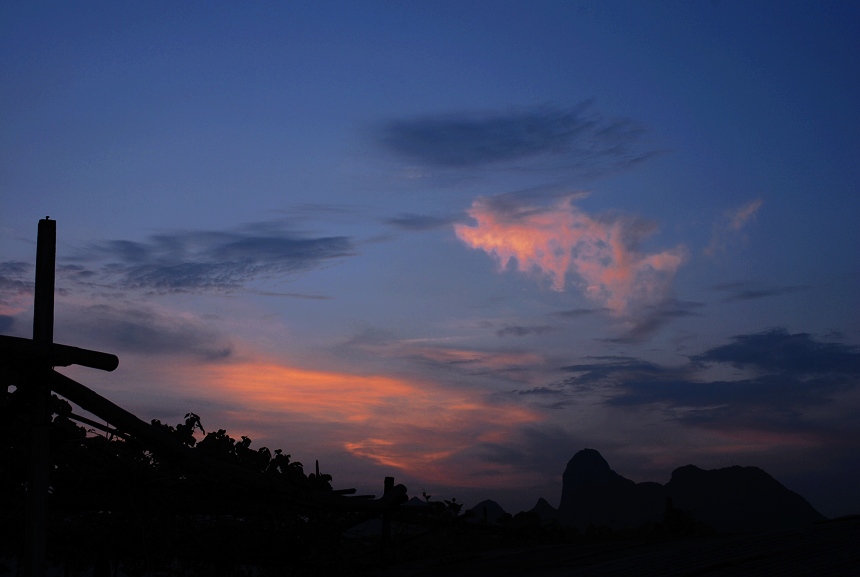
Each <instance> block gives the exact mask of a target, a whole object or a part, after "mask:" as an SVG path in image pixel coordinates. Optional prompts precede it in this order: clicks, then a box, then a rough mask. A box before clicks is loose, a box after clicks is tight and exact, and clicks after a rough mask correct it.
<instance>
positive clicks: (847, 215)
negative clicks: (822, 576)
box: [0, 0, 860, 515]
mask: <svg viewBox="0 0 860 577" xmlns="http://www.w3.org/2000/svg"><path fill="white" fill-rule="evenodd" d="M858 29H860V6H858V5H857V4H856V3H853V2H786V1H780V2H764V1H763V2H755V3H752V4H751V3H748V2H735V1H726V0H722V1H719V2H716V1H715V2H704V1H697V2H529V3H528V4H526V3H519V2H502V1H494V2H424V3H401V2H364V3H326V2H314V3H298V2H254V3H250V2H246V3H243V2H217V3H210V2H184V3H178V4H177V3H172V2H146V3H117V2H89V1H86V2H76V3H61V2H56V3H53V2H19V1H7V2H3V3H2V4H0V78H2V79H3V81H2V85H0V125H2V127H3V129H2V131H0V332H3V333H4V334H12V335H19V336H27V335H29V333H30V330H31V320H30V319H31V315H32V281H33V268H32V263H33V261H34V257H35V236H36V224H37V221H38V220H39V219H40V218H43V217H45V216H46V215H50V217H51V218H52V219H55V220H57V222H58V237H59V238H58V281H57V284H58V290H59V292H58V297H57V304H56V311H57V312H56V318H57V326H56V331H55V334H56V337H57V340H58V341H60V342H63V343H66V344H71V345H76V346H84V347H93V348H98V349H101V350H106V351H110V352H114V353H116V354H118V355H119V356H120V368H119V369H118V370H117V371H116V372H114V373H112V374H99V373H97V372H95V371H91V370H85V369H67V370H65V372H66V373H67V374H70V375H72V376H74V377H75V378H78V379H79V380H81V381H82V382H84V383H86V384H88V385H90V386H92V387H93V388H94V389H96V390H98V391H99V392H101V393H103V394H105V395H107V396H108V397H110V398H111V399H113V400H115V401H117V402H119V403H121V404H123V405H124V406H126V407H127V408H129V409H130V410H133V411H135V412H136V413H137V414H138V415H140V416H141V417H142V418H145V419H150V418H159V419H161V420H163V421H164V420H166V421H168V422H179V420H181V418H182V415H183V414H184V413H185V412H187V411H194V412H197V413H198V414H200V415H201V417H202V420H203V424H204V426H208V427H215V428H226V429H227V430H228V432H229V433H231V434H232V435H234V436H239V435H242V434H245V435H248V436H250V437H251V438H252V439H254V446H257V447H259V446H263V445H267V446H269V447H271V448H278V447H279V448H283V449H285V450H286V451H287V452H289V453H291V454H292V455H293V456H294V457H295V458H297V459H298V460H300V461H304V462H305V463H313V460H314V459H316V458H319V459H320V461H321V466H322V468H323V469H324V470H326V471H328V472H330V473H331V474H332V475H333V476H334V481H335V485H337V486H339V487H346V486H350V487H351V486H355V487H358V488H359V489H360V490H362V491H367V492H379V490H380V488H381V484H382V477H384V476H385V475H394V476H395V477H396V478H397V480H398V482H403V483H405V484H406V485H407V486H408V487H409V488H410V492H411V493H412V494H416V493H417V494H420V491H421V489H425V490H427V491H428V492H430V493H432V494H434V495H439V496H449V495H455V496H457V497H458V499H460V500H464V501H466V503H467V504H469V503H472V504H474V503H475V502H476V501H477V500H478V499H480V498H483V497H492V498H495V499H497V500H498V501H500V502H501V503H502V505H503V506H505V507H507V508H508V509H509V510H512V511H516V510H519V509H521V508H530V507H531V506H532V505H533V504H534V502H535V501H536V499H537V498H538V497H539V496H544V497H546V498H547V499H549V500H550V502H552V503H554V504H557V500H558V496H559V493H560V489H561V473H562V471H563V469H564V465H565V463H566V462H567V460H568V459H569V458H570V457H571V456H572V455H573V454H574V453H575V452H576V451H577V450H579V449H581V448H583V447H586V446H587V447H592V448H596V449H598V450H600V451H601V453H602V454H603V455H604V456H605V457H606V458H607V459H608V460H609V462H610V464H611V465H612V466H613V468H615V470H616V471H618V472H619V473H621V474H622V475H625V476H626V477H629V478H632V479H634V480H637V481H645V480H654V481H660V482H666V481H667V480H668V479H669V474H670V472H671V470H672V469H674V468H675V467H677V466H681V465H684V464H687V463H694V464H696V465H698V466H700V467H705V468H713V467H720V466H727V465H732V464H741V465H758V466H761V467H763V468H764V469H766V470H767V471H768V472H770V473H771V474H772V475H774V476H775V477H776V478H777V479H778V480H780V481H782V482H783V483H784V484H786V485H787V486H788V487H789V488H791V489H793V490H795V491H798V492H800V493H801V494H803V495H804V496H805V497H807V498H808V499H809V500H810V502H811V503H812V504H813V505H814V506H815V507H817V508H819V510H821V511H822V512H823V513H824V514H826V515H840V514H848V513H857V512H860V495H858V494H857V491H856V487H857V486H858V485H860V457H858V454H860V452H858V449H860V441H858V439H860V426H858V424H857V423H858V422H860V386H858V385H860V349H859V348H858V345H860V315H858V298H857V296H856V295H857V288H856V287H857V285H858V280H860V270H858V263H860V259H858V252H860V251H858V247H860V234H858V230H860V228H858V226H857V222H858V217H860V201H858V192H860V191H858V184H857V183H858V182H860V162H858V159H860V106H858V104H857V103H858V102H860V35H858V33H857V31H858Z"/></svg>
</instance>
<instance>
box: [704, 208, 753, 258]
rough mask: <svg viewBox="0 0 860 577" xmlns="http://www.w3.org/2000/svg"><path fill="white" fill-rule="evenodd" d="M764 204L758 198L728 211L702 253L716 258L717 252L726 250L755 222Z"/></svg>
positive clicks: (715, 226) (715, 228)
mask: <svg viewBox="0 0 860 577" xmlns="http://www.w3.org/2000/svg"><path fill="white" fill-rule="evenodd" d="M763 204H764V200H762V199H760V198H756V199H754V200H751V201H749V202H746V203H744V204H742V205H741V206H740V207H738V208H737V209H736V210H732V211H726V213H725V215H723V217H722V218H721V219H720V220H719V221H718V222H717V223H716V224H715V225H714V230H713V233H712V234H711V240H710V242H709V243H708V246H706V247H705V248H704V249H703V250H702V252H703V253H704V254H706V255H707V256H714V254H715V253H717V252H722V251H725V250H726V245H727V244H728V243H729V241H730V240H732V239H733V238H735V237H737V236H738V235H739V234H742V233H741V232H740V231H741V230H742V229H743V228H745V227H746V226H747V225H748V224H749V223H750V222H752V221H753V220H755V217H756V214H758V211H759V209H760V208H761V206H762V205H763Z"/></svg>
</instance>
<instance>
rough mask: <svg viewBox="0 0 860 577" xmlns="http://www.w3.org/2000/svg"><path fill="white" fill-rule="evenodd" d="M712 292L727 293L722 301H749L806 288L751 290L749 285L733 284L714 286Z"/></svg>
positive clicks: (786, 287)
mask: <svg viewBox="0 0 860 577" xmlns="http://www.w3.org/2000/svg"><path fill="white" fill-rule="evenodd" d="M712 288H713V289H714V290H718V291H722V292H727V293H729V294H728V296H726V297H725V298H724V299H723V300H724V301H727V302H732V301H750V300H758V299H764V298H770V297H777V296H782V295H786V294H793V293H797V292H802V291H805V290H807V289H808V288H809V287H806V286H799V285H798V286H783V287H770V288H752V286H751V284H750V283H746V282H735V283H724V284H718V285H714V286H713V287H712Z"/></svg>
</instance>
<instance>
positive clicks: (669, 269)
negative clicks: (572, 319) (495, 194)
mask: <svg viewBox="0 0 860 577" xmlns="http://www.w3.org/2000/svg"><path fill="white" fill-rule="evenodd" d="M468 213H469V215H470V216H471V217H472V218H473V219H475V220H476V221H477V225H476V226H469V225H463V224H460V225H456V226H455V232H456V233H457V236H458V237H459V238H460V239H461V240H462V241H463V242H465V243H466V244H468V245H469V246H471V247H472V248H477V249H482V250H484V251H485V252H487V253H488V254H491V255H493V256H495V257H496V258H497V259H498V260H499V264H500V266H501V268H502V270H504V269H506V268H507V266H508V264H509V263H510V262H511V260H512V259H516V261H517V267H518V269H519V270H520V271H521V272H529V271H533V270H537V271H539V272H540V273H542V274H544V275H546V276H547V277H548V278H549V280H550V282H551V284H552V288H553V289H555V290H558V291H561V290H564V287H565V284H566V282H567V277H568V275H570V274H572V275H574V276H575V277H577V278H578V281H579V282H578V283H577V284H578V285H580V286H581V287H582V290H583V292H584V293H585V295H586V296H587V297H588V298H590V299H592V300H594V301H596V302H599V303H601V304H602V305H603V306H606V307H607V308H609V309H610V310H611V311H613V312H614V313H615V314H623V313H625V312H626V311H627V310H628V308H629V307H630V305H631V304H633V303H642V304H649V303H653V302H659V301H660V300H662V299H663V298H665V296H666V293H667V292H668V290H669V287H670V285H671V282H672V279H673V278H674V275H675V272H676V271H677V269H678V267H680V266H681V264H682V263H683V262H684V259H685V255H686V251H685V250H684V248H683V247H681V246H679V247H676V248H674V249H671V250H667V251H663V252H660V253H655V254H645V253H642V252H641V251H639V249H638V244H639V241H640V240H642V239H643V238H644V237H645V236H646V235H647V234H649V233H650V232H652V229H653V227H650V226H643V222H642V221H640V220H635V219H625V218H605V219H597V218H592V217H591V216H589V215H587V214H585V213H584V212H582V211H581V210H580V209H579V208H578V207H576V206H575V205H574V204H573V202H572V199H571V198H566V199H564V200H562V201H560V202H558V203H557V204H556V205H555V206H552V207H548V208H540V207H538V208H536V207H518V208H511V207H507V206H506V207H499V206H496V205H494V204H493V202H492V200H491V199H487V198H479V199H478V200H476V201H474V202H473V203H472V207H471V209H469V211H468Z"/></svg>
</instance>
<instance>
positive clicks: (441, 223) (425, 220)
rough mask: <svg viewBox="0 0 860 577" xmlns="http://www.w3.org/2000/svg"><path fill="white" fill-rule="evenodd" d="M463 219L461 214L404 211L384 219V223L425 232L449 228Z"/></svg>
mask: <svg viewBox="0 0 860 577" xmlns="http://www.w3.org/2000/svg"><path fill="white" fill-rule="evenodd" d="M460 220H462V217H459V216H431V215H426V214H413V213H404V214H399V215H397V216H393V217H391V218H386V219H383V221H382V222H383V223H384V224H387V225H389V226H393V227H395V228H399V229H401V230H407V231H413V232H424V231H427V230H435V229H439V228H448V227H450V226H451V225H452V224H454V223H455V222H458V221H460Z"/></svg>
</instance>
